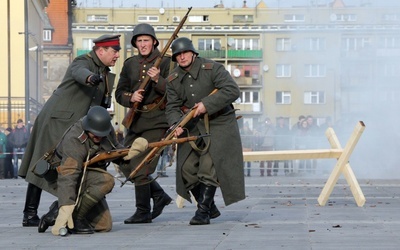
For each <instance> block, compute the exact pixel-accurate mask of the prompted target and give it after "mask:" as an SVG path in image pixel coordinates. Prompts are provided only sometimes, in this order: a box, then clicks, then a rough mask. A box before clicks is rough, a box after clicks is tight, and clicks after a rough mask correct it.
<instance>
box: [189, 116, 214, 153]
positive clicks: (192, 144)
mask: <svg viewBox="0 0 400 250" xmlns="http://www.w3.org/2000/svg"><path fill="white" fill-rule="evenodd" d="M204 127H205V129H206V134H210V122H209V117H208V113H205V114H204ZM203 140H204V143H205V144H206V145H205V147H204V148H202V149H200V148H199V147H197V145H196V143H195V141H189V144H190V146H192V148H193V149H194V150H196V151H197V152H200V153H202V154H204V153H205V152H207V150H208V148H209V147H210V144H211V139H210V138H209V137H206V138H203Z"/></svg>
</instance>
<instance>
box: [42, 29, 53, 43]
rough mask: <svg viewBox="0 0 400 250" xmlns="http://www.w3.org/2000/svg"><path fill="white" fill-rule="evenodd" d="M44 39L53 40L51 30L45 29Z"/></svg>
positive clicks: (45, 40) (46, 40)
mask: <svg viewBox="0 0 400 250" xmlns="http://www.w3.org/2000/svg"><path fill="white" fill-rule="evenodd" d="M43 41H44V42H51V30H43Z"/></svg>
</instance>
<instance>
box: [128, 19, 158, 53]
mask: <svg viewBox="0 0 400 250" xmlns="http://www.w3.org/2000/svg"><path fill="white" fill-rule="evenodd" d="M141 35H147V36H151V37H153V38H154V40H156V44H155V45H154V48H155V47H157V46H158V44H160V43H159V41H158V39H157V37H156V33H155V32H154V28H153V27H152V26H151V25H150V24H147V23H140V24H138V25H136V27H135V28H134V29H133V36H132V39H131V44H132V46H133V47H135V48H137V47H136V44H135V42H136V38H137V37H138V36H141Z"/></svg>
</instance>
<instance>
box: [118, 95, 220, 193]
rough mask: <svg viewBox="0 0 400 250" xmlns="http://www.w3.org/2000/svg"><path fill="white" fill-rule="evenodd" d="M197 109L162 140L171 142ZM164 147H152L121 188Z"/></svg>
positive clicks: (187, 114) (188, 113)
mask: <svg viewBox="0 0 400 250" xmlns="http://www.w3.org/2000/svg"><path fill="white" fill-rule="evenodd" d="M217 91H218V90H217V89H214V90H213V91H212V92H211V93H210V94H209V95H212V94H214V93H216V92H217ZM196 110H197V107H196V108H194V107H193V108H191V109H190V111H189V112H187V113H186V114H185V115H183V116H182V117H181V119H180V120H179V121H178V122H177V123H176V124H175V125H174V126H172V127H171V128H170V129H168V130H167V132H166V136H165V138H164V139H163V140H171V139H173V138H174V136H175V131H176V129H177V128H179V127H184V126H185V125H186V123H188V122H189V121H190V120H191V119H192V118H193V116H194V113H195V112H196ZM165 147H166V145H165V146H162V147H154V148H153V149H152V150H151V151H150V152H149V153H148V154H147V155H146V157H145V158H144V159H143V160H142V161H141V162H140V163H139V165H138V166H137V167H136V168H135V169H134V170H133V171H132V172H131V173H130V174H129V176H128V177H127V178H126V179H125V181H123V182H122V183H121V187H122V186H124V185H125V183H127V182H128V181H130V180H132V179H133V177H134V176H135V175H136V174H137V173H138V172H139V171H140V170H141V169H142V168H143V167H145V166H146V165H147V164H149V163H150V162H151V161H152V160H153V159H154V157H156V156H157V155H159V154H160V153H161V152H162V151H163V150H164V148H165Z"/></svg>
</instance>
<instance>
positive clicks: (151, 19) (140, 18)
mask: <svg viewBox="0 0 400 250" xmlns="http://www.w3.org/2000/svg"><path fill="white" fill-rule="evenodd" d="M138 22H140V23H147V22H149V23H155V22H159V17H158V16H138Z"/></svg>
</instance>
